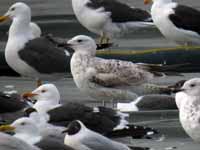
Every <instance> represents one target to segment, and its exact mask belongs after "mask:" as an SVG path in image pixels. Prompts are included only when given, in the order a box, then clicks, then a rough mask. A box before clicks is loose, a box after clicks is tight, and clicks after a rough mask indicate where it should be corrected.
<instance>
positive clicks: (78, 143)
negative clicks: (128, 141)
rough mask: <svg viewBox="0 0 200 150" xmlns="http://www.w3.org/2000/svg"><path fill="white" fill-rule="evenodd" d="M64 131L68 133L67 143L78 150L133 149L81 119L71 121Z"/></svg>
mask: <svg viewBox="0 0 200 150" xmlns="http://www.w3.org/2000/svg"><path fill="white" fill-rule="evenodd" d="M64 132H65V133H66V135H65V140H64V143H65V145H68V146H71V147H73V148H74V149H76V150H91V149H92V150H100V149H102V150H103V149H109V150H131V149H130V148H129V147H128V146H126V145H125V144H122V143H119V142H116V141H113V140H111V139H109V138H107V137H104V136H102V135H100V134H98V133H96V132H94V131H92V130H90V129H88V128H87V127H86V126H85V125H84V124H83V123H82V122H81V121H79V120H76V121H73V122H71V123H70V124H69V126H68V128H67V130H66V131H64ZM141 149H142V148H141ZM135 150H136V149H135Z"/></svg>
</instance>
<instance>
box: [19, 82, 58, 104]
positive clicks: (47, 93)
mask: <svg viewBox="0 0 200 150" xmlns="http://www.w3.org/2000/svg"><path fill="white" fill-rule="evenodd" d="M22 97H23V98H24V99H28V98H30V99H32V100H36V101H37V102H39V101H48V102H52V103H54V104H55V105H57V104H59V102H60V93H59V91H58V89H57V87H56V86H55V85H54V84H43V85H41V86H39V87H38V88H37V89H35V90H34V91H32V92H26V93H24V94H23V95H22Z"/></svg>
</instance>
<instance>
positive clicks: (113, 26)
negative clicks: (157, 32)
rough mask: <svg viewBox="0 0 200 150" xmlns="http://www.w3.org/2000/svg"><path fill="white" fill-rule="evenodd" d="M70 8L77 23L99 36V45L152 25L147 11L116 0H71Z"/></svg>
mask: <svg viewBox="0 0 200 150" xmlns="http://www.w3.org/2000/svg"><path fill="white" fill-rule="evenodd" d="M72 7H73V10H74V13H75V15H76V17H77V19H78V21H79V22H80V23H81V24H82V25H83V26H84V27H85V28H87V29H88V30H89V31H91V32H93V33H95V34H98V35H100V36H101V39H100V43H104V42H106V43H107V42H109V39H110V38H111V37H112V36H115V35H116V34H117V35H119V34H120V33H123V32H128V31H130V30H129V29H134V30H135V29H137V28H141V27H147V26H152V25H153V23H152V20H151V15H150V14H149V13H148V12H147V11H145V10H142V9H140V8H134V7H130V6H128V5H127V4H125V3H121V2H119V1H117V0H72Z"/></svg>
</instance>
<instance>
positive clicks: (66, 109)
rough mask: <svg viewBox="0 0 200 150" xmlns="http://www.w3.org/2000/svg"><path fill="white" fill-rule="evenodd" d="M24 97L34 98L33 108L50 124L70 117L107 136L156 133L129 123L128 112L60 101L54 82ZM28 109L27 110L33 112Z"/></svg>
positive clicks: (70, 119)
mask: <svg viewBox="0 0 200 150" xmlns="http://www.w3.org/2000/svg"><path fill="white" fill-rule="evenodd" d="M23 97H24V98H26V99H27V98H29V99H32V100H35V101H36V103H35V104H34V105H33V108H35V109H36V111H37V112H38V113H39V114H40V115H41V116H42V117H43V118H44V119H45V120H46V121H47V122H48V123H50V124H53V125H58V126H64V127H66V126H67V125H68V124H69V123H70V122H71V121H73V120H77V119H78V120H81V121H82V122H84V124H85V125H86V126H87V127H88V128H90V129H91V130H94V131H96V132H99V133H101V134H104V135H106V136H108V137H126V136H131V137H133V138H143V137H147V138H148V137H150V134H149V133H153V134H154V133H157V131H156V130H154V129H152V128H148V127H143V126H137V125H133V124H129V123H128V121H127V120H126V117H128V115H127V114H124V113H120V112H118V111H115V110H113V109H110V108H105V107H94V108H91V107H88V106H84V105H82V104H78V103H72V102H69V103H66V104H64V105H61V104H60V94H59V91H58V89H57V88H56V86H54V85H53V84H44V85H41V86H40V87H38V88H37V89H35V90H34V91H32V92H27V93H24V94H23ZM32 112H35V111H31V112H30V114H31V115H32Z"/></svg>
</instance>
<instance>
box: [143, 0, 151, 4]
mask: <svg viewBox="0 0 200 150" xmlns="http://www.w3.org/2000/svg"><path fill="white" fill-rule="evenodd" d="M151 2H152V0H144V4H145V5H147V4H150V3H151Z"/></svg>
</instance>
